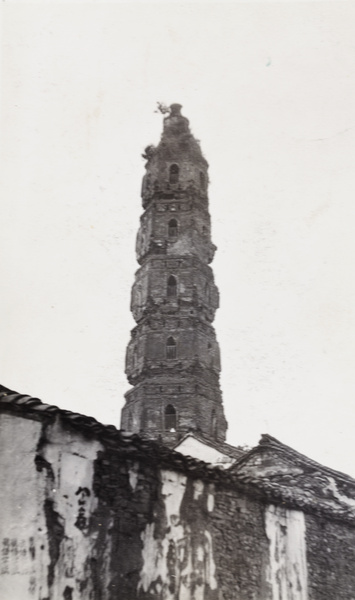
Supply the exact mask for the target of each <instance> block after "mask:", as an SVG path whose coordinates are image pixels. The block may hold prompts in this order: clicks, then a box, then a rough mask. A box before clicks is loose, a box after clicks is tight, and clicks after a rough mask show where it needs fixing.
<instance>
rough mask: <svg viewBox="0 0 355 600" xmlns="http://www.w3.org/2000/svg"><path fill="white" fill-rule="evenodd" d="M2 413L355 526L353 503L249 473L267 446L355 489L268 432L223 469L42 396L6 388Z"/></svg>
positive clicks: (349, 480)
mask: <svg viewBox="0 0 355 600" xmlns="http://www.w3.org/2000/svg"><path fill="white" fill-rule="evenodd" d="M0 412H7V413H8V412H11V413H13V414H17V415H21V416H25V417H27V418H33V419H37V420H41V421H42V422H48V421H49V422H51V421H54V420H55V419H56V418H59V419H60V420H61V422H62V423H63V425H65V424H68V425H70V426H71V427H72V428H75V429H77V430H79V431H80V432H81V433H82V434H84V435H88V436H90V437H95V438H96V439H98V440H99V441H101V442H102V443H103V445H104V446H105V447H106V448H108V449H110V450H113V451H117V452H118V453H121V454H123V455H128V456H129V458H132V459H134V460H137V459H139V460H141V461H147V462H150V463H154V464H155V465H156V466H159V467H161V468H169V469H175V470H177V471H180V472H183V473H186V474H188V475H189V476H191V477H193V478H199V479H202V480H204V481H209V482H211V483H215V484H217V485H222V486H227V487H232V488H234V489H238V490H240V492H242V493H245V494H247V495H251V496H252V497H253V498H255V499H257V498H260V499H261V500H262V501H263V502H269V503H273V504H279V503H282V504H283V505H284V506H285V507H290V508H296V509H300V510H303V511H305V512H312V513H316V514H319V515H324V514H325V515H327V516H328V517H329V518H335V519H337V520H341V521H343V522H344V521H345V522H347V523H349V524H351V525H352V526H353V525H354V524H355V513H354V508H353V507H350V508H349V507H348V506H339V507H335V508H334V506H333V507H332V506H328V505H326V504H324V503H323V504H322V503H320V502H319V499H318V498H317V497H316V496H315V495H314V494H313V493H311V492H310V490H309V489H308V491H307V492H306V493H305V494H303V493H301V494H300V493H298V492H297V490H296V491H295V492H294V491H293V489H292V488H291V487H289V486H286V487H285V486H284V487H282V486H280V485H279V484H277V483H276V482H275V481H273V480H272V478H265V477H260V476H258V473H257V469H256V470H255V472H250V473H243V466H244V465H247V464H248V460H252V459H253V457H254V456H255V455H257V454H259V455H260V454H262V453H264V452H265V451H267V449H273V450H275V451H276V452H277V453H278V454H279V456H280V458H282V457H288V458H289V459H290V460H292V461H293V462H296V461H301V462H302V463H303V464H306V463H307V464H308V465H310V466H312V468H314V467H317V469H318V470H319V471H322V472H323V473H326V474H328V475H331V476H333V477H335V478H336V479H337V480H338V481H339V480H341V481H342V482H343V483H344V484H348V485H349V484H350V487H351V489H355V481H354V480H353V479H352V478H351V477H349V476H347V475H344V474H343V473H338V472H337V471H333V470H332V469H329V468H327V467H324V466H323V465H319V464H318V463H316V462H314V461H312V460H311V459H309V458H307V457H306V456H303V455H302V454H300V453H298V452H296V451H295V450H293V449H292V448H289V447H288V446H285V445H284V444H282V443H281V442H279V441H278V440H276V439H275V438H272V437H271V436H268V435H264V436H262V439H261V441H260V443H259V445H258V446H256V447H255V448H253V449H252V450H250V451H249V452H246V453H245V454H243V455H241V456H240V457H239V458H238V459H237V460H236V462H235V464H234V465H233V466H232V467H231V468H230V469H227V470H223V469H220V468H218V467H215V466H213V465H210V464H207V463H204V462H203V461H200V460H197V459H194V458H192V457H190V456H184V455H182V454H179V452H175V451H173V450H170V449H169V448H167V447H166V446H163V445H162V444H159V443H158V442H155V441H152V440H146V439H143V438H142V437H141V436H139V435H137V434H132V433H126V432H124V431H119V430H118V429H116V427H115V426H114V425H103V424H102V423H99V421H97V420H96V419H94V418H93V417H88V416H85V415H82V414H78V413H74V412H71V411H69V410H63V409H60V408H58V406H54V405H50V404H44V403H43V402H41V400H39V399H38V398H33V397H31V396H28V395H24V394H18V393H17V392H13V391H12V390H9V389H8V388H5V387H4V386H1V387H0ZM205 443H206V441H205ZM227 446H229V445H227ZM231 448H233V446H231ZM236 450H237V449H236ZM275 468H276V469H277V459H276V460H275ZM349 489H350V488H349Z"/></svg>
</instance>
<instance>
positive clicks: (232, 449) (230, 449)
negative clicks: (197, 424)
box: [174, 431, 245, 459]
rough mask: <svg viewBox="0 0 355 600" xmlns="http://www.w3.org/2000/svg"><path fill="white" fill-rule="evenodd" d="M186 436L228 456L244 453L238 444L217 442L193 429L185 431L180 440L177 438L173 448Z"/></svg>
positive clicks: (242, 454)
mask: <svg viewBox="0 0 355 600" xmlns="http://www.w3.org/2000/svg"><path fill="white" fill-rule="evenodd" d="M188 437H193V438H195V439H196V440H198V441H199V442H201V443H202V444H206V446H210V447H211V448H214V449H215V450H217V451H218V452H221V454H225V455H226V456H229V457H230V458H234V459H239V458H241V457H242V456H244V455H245V450H243V448H241V447H240V446H231V445H230V444H227V443H226V442H218V441H217V440H210V439H209V438H206V437H205V436H204V435H202V434H201V433H197V432H195V431H191V432H189V433H187V434H186V435H185V436H184V437H183V438H181V440H179V441H178V442H177V444H175V446H174V449H175V448H178V447H179V446H180V444H181V443H182V442H183V441H184V440H186V439H187V438H188Z"/></svg>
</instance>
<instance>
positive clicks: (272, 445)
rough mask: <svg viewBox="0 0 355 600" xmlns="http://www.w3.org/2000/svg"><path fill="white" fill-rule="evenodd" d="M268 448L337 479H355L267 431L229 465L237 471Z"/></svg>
mask: <svg viewBox="0 0 355 600" xmlns="http://www.w3.org/2000/svg"><path fill="white" fill-rule="evenodd" d="M268 450H273V451H275V452H276V453H277V454H278V455H279V456H280V458H281V457H282V458H288V459H289V460H290V461H292V462H293V463H302V465H304V466H307V467H308V468H310V469H312V470H313V469H316V470H318V471H321V472H323V473H324V474H326V475H329V476H331V477H335V478H336V479H338V480H339V479H340V480H343V481H344V482H346V483H350V484H352V485H354V486H355V479H354V478H353V477H350V475H346V474H345V473H342V472H341V471H335V470H334V469H331V468H330V467H326V466H325V465H322V464H320V463H318V462H316V461H315V460H313V459H312V458H309V457H308V456H306V455H305V454H301V452H298V451H297V450H294V449H293V448H291V447H290V446H287V445H286V444H283V443H282V442H280V441H279V440H277V439H276V438H274V437H272V436H271V435H269V434H267V433H264V434H262V436H261V439H260V441H259V444H258V446H255V447H254V448H252V449H251V450H249V452H246V453H245V454H244V456H241V457H240V458H239V459H238V460H237V462H236V463H235V464H234V465H233V467H231V470H234V471H236V472H237V471H238V468H241V467H242V466H243V465H244V464H246V463H248V461H249V460H250V458H251V457H253V456H255V455H257V454H259V455H262V454H264V453H265V452H267V451H268Z"/></svg>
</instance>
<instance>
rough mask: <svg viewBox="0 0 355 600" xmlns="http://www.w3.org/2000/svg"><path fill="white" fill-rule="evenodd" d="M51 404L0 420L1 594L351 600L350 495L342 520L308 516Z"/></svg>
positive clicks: (11, 599)
mask: <svg viewBox="0 0 355 600" xmlns="http://www.w3.org/2000/svg"><path fill="white" fill-rule="evenodd" d="M43 407H44V405H39V406H38V407H37V408H36V410H35V409H33V410H32V411H27V412H23V411H22V409H21V410H20V408H17V412H16V411H14V410H11V409H10V410H5V411H4V412H2V413H0V427H1V429H0V462H1V469H0V506H1V511H0V533H1V548H0V598H1V599H4V600H79V599H80V600H118V599H120V600H121V599H122V600H134V599H137V600H148V599H151V600H175V599H176V600H354V598H355V575H354V568H353V566H354V564H355V528H354V524H353V506H352V505H351V502H352V500H351V498H350V497H348V496H347V497H346V502H347V505H348V508H349V510H348V513H347V518H346V519H343V520H342V519H339V518H331V517H329V516H327V515H326V514H325V513H324V514H317V511H316V510H315V511H314V512H312V510H310V509H309V510H308V509H307V510H306V511H302V510H299V509H298V508H297V506H295V505H292V503H289V504H288V503H287V501H285V498H283V499H282V498H281V496H280V495H279V496H278V497H276V496H277V494H274V496H275V497H274V501H272V497H271V496H270V489H269V490H268V489H267V488H268V486H267V484H266V483H265V482H263V481H261V482H260V485H259V484H255V483H254V484H253V485H251V484H250V483H246V482H245V481H244V483H243V481H242V477H239V475H238V474H233V473H231V472H229V473H228V472H225V471H221V470H219V469H216V468H211V467H208V466H206V465H204V464H203V463H199V462H197V461H194V460H193V459H189V458H186V457H183V456H181V455H178V454H174V453H171V452H170V451H169V450H167V449H166V448H163V447H160V446H158V445H157V444H155V443H153V442H147V441H144V440H140V439H139V438H138V437H137V436H133V437H132V436H124V434H121V433H119V432H117V430H115V428H113V427H108V428H105V427H103V426H101V425H100V424H98V423H97V422H95V421H94V420H93V419H88V418H85V417H82V416H80V415H70V413H64V411H59V410H58V409H54V408H53V407H52V409H53V410H52V411H51V410H45V409H44V408H43ZM0 408H1V403H0ZM244 479H245V476H244ZM309 493H310V492H309ZM341 493H342V494H345V492H344V490H342V492H341ZM344 497H345V496H344Z"/></svg>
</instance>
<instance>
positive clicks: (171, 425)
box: [164, 404, 176, 432]
mask: <svg viewBox="0 0 355 600" xmlns="http://www.w3.org/2000/svg"><path fill="white" fill-rule="evenodd" d="M164 417H165V418H164V425H165V431H171V432H174V431H176V410H175V408H174V407H173V405H172V404H168V406H166V408H165V415H164Z"/></svg>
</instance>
